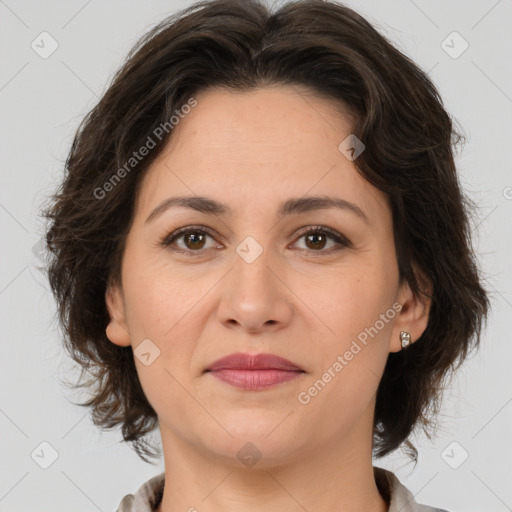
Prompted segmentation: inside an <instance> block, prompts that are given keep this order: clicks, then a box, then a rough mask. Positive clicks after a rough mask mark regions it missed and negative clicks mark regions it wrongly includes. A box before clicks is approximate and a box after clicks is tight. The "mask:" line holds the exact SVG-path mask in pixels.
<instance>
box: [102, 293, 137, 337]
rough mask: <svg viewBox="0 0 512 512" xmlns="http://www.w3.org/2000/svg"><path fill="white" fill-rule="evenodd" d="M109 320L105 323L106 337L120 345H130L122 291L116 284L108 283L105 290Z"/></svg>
mask: <svg viewBox="0 0 512 512" xmlns="http://www.w3.org/2000/svg"><path fill="white" fill-rule="evenodd" d="M105 303H106V305H107V309H108V313H109V316H110V322H109V324H108V325H107V328H106V333H107V338H108V339H109V340H110V341H111V342H112V343H114V344H115V345H119V346H121V347H127V346H129V345H131V340H130V334H129V332H128V326H127V324H126V315H125V309H126V308H125V303H124V297H123V293H122V291H121V289H120V287H119V286H118V285H113V284H110V285H109V286H108V287H107V291H106V292H105Z"/></svg>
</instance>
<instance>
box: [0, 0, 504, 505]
mask: <svg viewBox="0 0 512 512" xmlns="http://www.w3.org/2000/svg"><path fill="white" fill-rule="evenodd" d="M191 3H192V2H189V1H184V0H180V1H178V0H159V1H157V0H151V1H142V0H138V1H131V2H122V1H121V0H110V1H99V0H89V1H87V0H68V1H63V0H61V1H57V0H51V1H45V2H39V1H35V0H34V1H28V0H0V48H1V50H0V51H1V61H0V62H1V67H0V109H1V117H0V127H1V128H0V129H1V137H0V141H1V142H0V143H1V162H0V165H1V180H2V181H1V188H0V226H1V239H2V253H1V254H2V260H1V265H0V312H1V333H2V340H1V345H0V346H1V357H0V365H1V374H0V375H1V383H0V432H1V434H0V511H2V512H20V511H28V510H31V511H34V512H39V511H47V510H52V511H53V512H60V511H68V510H73V511H74V512H88V511H95V510H99V511H103V512H108V511H113V510H115V509H116V507H117V506H118V504H119V502H120V501H121V498H122V497H123V496H124V495H125V494H128V493H133V492H135V491H136V490H137V489H138V488H139V486H140V485H141V484H142V483H143V482H145V481H146V480H147V479H149V478H150V477H152V476H154V475H156V474H158V473H160V472H162V471H163V461H160V463H159V464H157V465H149V464H146V463H144V462H143V461H141V460H140V459H139V458H138V457H137V455H136V454H135V452H134V451H132V449H131V448H130V447H129V446H127V445H125V444H124V443H121V442H120V441H121V439H122V437H121V434H120V432H119V431H117V430H116V431H112V432H101V431H99V430H98V429H97V428H96V427H94V425H92V423H91V421H90V419H89V417H88V412H87V410H86V409H85V408H81V407H78V406H76V405H73V403H72V402H73V401H75V402H76V401H79V399H80V398H82V397H81V396H80V395H78V394H77V393H73V391H72V390H69V389H67V388H65V387H64V386H63V385H62V384H61V381H62V379H69V380H73V377H74V376H75V375H78V372H77V368H76V367H75V365H74V364H73V363H72V362H71V361H70V359H69V358H68V357H67V356H66V355H65V353H64V350H63V347H62V342H61V339H60V335H59V331H58V326H57V324H56V321H55V320H56V317H55V303H54V301H53V298H52V296H51V294H50V292H49V289H48V285H47V284H46V283H45V281H44V277H43V276H41V274H40V273H39V271H38V270H37V268H38V266H39V265H40V263H41V261H40V251H38V249H39V248H40V246H39V245H38V244H39V241H40V238H41V235H42V228H43V224H42V220H41V219H39V218H38V213H39V209H40V205H41V203H42V201H44V200H45V198H46V197H47V195H49V194H50V193H51V192H52V191H53V190H54V189H55V187H56V186H57V184H58V182H59V181H60V178H61V176H62V172H63V162H64V160H65V158H66V155H67V152H68V150H69V147H70V144H71V141H72V137H73V135H74V132H75V130H76V128H77V126H78V123H79V122H80V120H81V119H82V118H83V116H84V115H85V114H86V112H88V110H89V109H91V108H92V107H93V106H94V104H95V103H96V102H97V100H98V98H99V97H100V96H101V94H102V93H103V92H104V91H105V89H106V87H107V84H108V83H109V81H110V78H111V77H112V75H113V73H114V72H115V70H116V69H117V68H118V67H119V66H120V64H121V62H122V61H123V59H124V57H125V55H126V54H127V52H128V50H129V49H130V48H131V47H132V45H133V44H134V43H135V41H136V40H137V39H138V37H140V36H141V35H142V34H143V33H144V32H146V31H147V30H148V29H149V28H151V27H152V26H154V25H155V24H156V23H157V22H159V21H160V20H161V19H162V18H164V17H165V16H167V15H169V14H172V13H173V12H175V11H177V10H179V9H181V8H183V7H185V6H188V5H190V4H191ZM346 4H347V5H349V6H350V7H353V8H354V9H356V10H357V11H358V12H360V13H361V14H363V15H365V16H366V17H367V18H368V19H369V20H370V21H371V22H373V23H374V24H375V25H376V26H377V28H379V29H380V30H381V31H382V32H383V33H384V34H385V35H387V36H388V37H390V38H391V39H392V40H393V41H394V42H395V43H396V44H397V46H398V47H399V48H400V49H402V50H403V51H404V52H405V53H407V54H408V55H409V56H410V57H412V58H413V60H414V61H416V62H417V63H418V64H419V65H420V66H421V67H422V68H423V69H424V70H426V71H428V73H429V74H430V76H431V77H432V79H433V81H434V83H435V84H436V85H437V87H438V88H439V90H440V92H441V95H442V97H443V100H444V102H445V104H446V107H447V109H448V110H449V111H450V112H451V113H452V115H453V116H454V117H455V119H457V121H458V122H459V123H460V125H462V126H463V128H464V131H465V134H466V136H467V144H466V146H465V147H464V150H463V151H462V152H461V154H460V155H459V156H458V158H457V163H458V166H459V171H460V176H461V181H462V183H463V185H464V187H465V189H466V191H467V192H468V194H469V195H470V196H471V197H472V198H473V199H475V200H476V201H477V203H478V204H479V206H480V209H479V212H478V219H477V221H476V222H475V227H476V228H477V233H476V235H475V249H476V251H477V254H478V259H479V262H480V265H481V267H482V269H483V271H484V277H485V283H484V284H485V287H486V288H487V290H488V291H489V292H490V295H491V301H492V312H491V316H490V318H489V323H488V327H487V329H486V330H485V332H484V335H483V340H482V347H481V349H480V351H479V352H478V353H476V354H475V355H474V356H473V357H472V358H471V360H469V361H468V362H467V363H466V364H465V365H464V367H463V368H462V369H461V371H460V372H459V374H458V375H457V377H456V378H455V379H454V380H453V383H452V385H451V387H450V389H449V390H448V391H447V392H446V396H445V401H444V406H443V410H442V417H441V420H442V428H441V430H440V432H439V434H438V436H437V437H436V439H434V440H433V441H432V442H430V441H429V440H428V439H425V438H424V437H423V436H420V435H418V436H416V437H415V438H413V442H414V443H415V445H416V446H417V447H418V449H419V463H418V465H417V466H416V467H414V465H413V464H411V463H409V464H408V463H407V462H408V459H407V458H406V457H405V455H404V454H403V453H402V452H400V451H398V452H395V453H394V454H392V455H391V456H388V457H386V458H385V459H381V460H379V461H375V464H376V465H380V466H383V467H386V468H389V469H392V470H394V471H395V472H396V474H397V476H398V477H399V478H400V480H401V481H402V482H403V483H404V484H405V485H406V486H407V487H408V488H409V489H411V491H412V492H413V493H414V494H415V496H416V500H417V501H418V502H420V503H426V504H429V505H431V506H434V505H435V506H438V507H441V508H446V509H447V510H450V511H451V512H482V511H485V512H505V511H507V510H512V485H511V483H512V457H511V455H512V447H511V443H510V441H509V435H510V431H511V426H512V384H511V382H512V379H511V374H512V371H511V368H510V360H511V357H512V344H511V340H510V324H509V320H510V318H511V317H512V292H511V282H512V269H511V265H510V261H511V260H512V244H511V240H510V235H511V230H510V224H511V222H510V221H511V217H512V215H511V214H512V173H511V169H512V168H511V163H510V162H511V159H510V147H511V144H510V138H511V135H512V132H511V129H510V121H511V114H512V67H511V65H510V63H511V62H512V31H511V30H510V27H511V26H512V1H511V0H472V1H468V0H451V1H446V0H430V1H427V0H414V1H413V0H385V1H377V0H367V1H365V0H351V1H347V2H346ZM42 32H47V33H48V34H49V35H46V34H44V35H41V33H42ZM454 32H456V33H455V34H454ZM41 38H45V43H44V44H43V43H41V42H40V41H41ZM38 41H39V43H38ZM52 44H53V45H54V46H55V45H56V44H58V47H57V48H56V49H55V51H54V52H53V53H52V54H51V55H49V56H46V55H41V53H44V51H47V52H49V51H51V50H52ZM37 45H39V46H37ZM43 47H44V48H43ZM36 48H37V50H36ZM43 50H44V51H43ZM43 57H46V58H43ZM155 439H157V440H158V439H159V434H158V431H157V433H156V434H155ZM42 443H43V444H42ZM38 454H39V456H38ZM43 454H44V456H43ZM47 464H49V466H48V467H47V468H46V469H45V468H44V467H42V466H44V465H47ZM310 512H313V511H310Z"/></svg>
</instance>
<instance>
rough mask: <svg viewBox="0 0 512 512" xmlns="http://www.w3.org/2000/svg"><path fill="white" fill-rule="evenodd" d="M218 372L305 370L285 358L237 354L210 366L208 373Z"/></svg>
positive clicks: (268, 355) (271, 355)
mask: <svg viewBox="0 0 512 512" xmlns="http://www.w3.org/2000/svg"><path fill="white" fill-rule="evenodd" d="M218 370H285V371H299V372H303V371H304V370H303V369H302V368H300V367H299V366H297V365H296V364H294V363H292V362H291V361H288V359H284V358H283V357H279V356H276V355H275V354H255V355H251V354H244V353H242V352H237V353H234V354H230V355H229V356H226V357H223V358H221V359H219V360H217V361H215V362H214V363H213V364H212V365H210V366H209V367H208V368H207V369H206V371H211V372H214V371H218Z"/></svg>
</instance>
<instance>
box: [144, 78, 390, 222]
mask: <svg viewBox="0 0 512 512" xmlns="http://www.w3.org/2000/svg"><path fill="white" fill-rule="evenodd" d="M195 99H196V101H197V104H196V106H195V107H193V108H192V109H191V110H190V111H189V113H187V114H183V115H182V116H181V118H180V120H179V123H178V124H177V125H175V126H174V128H173V130H172V133H171V137H170V139H169V141H168V143H167V146H166V147H165V148H164V150H163V151H162V153H161V154H160V155H159V156H158V158H157V159H156V160H155V161H154V162H153V164H152V165H151V166H150V168H149V169H148V171H147V172H146V175H145V176H144V179H143V181H142V183H141V190H140V196H141V197H140V198H139V204H138V210H141V212H142V213H143V214H144V213H145V214H146V215H147V214H149V211H150V209H152V208H154V207H155V205H156V204H157V203H159V202H161V201H163V200H164V199H166V198H167V197H169V196H172V195H176V196H178V195H180V196H181V195H188V196H190V195H198V196H207V197H212V198H214V199H216V200H218V201H219V202H225V203H229V206H230V209H231V210H233V211H235V212H241V211H243V210H247V209H248V208H253V211H254V213H257V212H262V211H264V210H268V209H269V208H272V205H273V204H274V205H278V204H282V202H283V199H287V198H289V197H300V196H307V195H308V194H311V195H327V194H328V195H331V196H332V195H335V196H337V197H340V198H342V199H345V200H348V201H351V202H355V203H357V204H358V205H359V206H360V207H361V209H363V210H364V211H365V212H366V213H367V214H368V216H369V217H372V216H373V217H376V218H378V217H379V216H381V215H382V212H379V211H378V210H379V208H380V209H382V208H386V207H387V198H386V197H385V195H384V194H383V193H382V192H381V191H379V190H377V189H376V188H375V187H373V186H372V185H371V184H370V183H368V182H367V181H366V180H365V179H364V178H363V177H362V176H361V175H360V174H359V173H358V172H357V170H356V168H355V165H354V163H353V162H351V161H350V160H348V159H347V158H346V157H345V155H344V154H343V153H342V152H341V151H340V149H339V145H340V143H342V141H343V140H344V139H345V138H346V137H347V136H348V135H350V133H351V126H352V121H353V119H352V117H351V114H350V112H349V110H348V109H347V108H345V107H344V106H343V104H341V103H338V102H336V101H334V100H330V99H326V98H323V97H321V96H319V95H318V94H315V92H314V91H311V90H310V89H308V88H305V87H296V86H272V87H265V88H261V89H256V90H252V91H249V92H234V91H231V90H228V89H223V88H211V89H207V90H203V91H201V92H200V93H198V94H197V95H195Z"/></svg>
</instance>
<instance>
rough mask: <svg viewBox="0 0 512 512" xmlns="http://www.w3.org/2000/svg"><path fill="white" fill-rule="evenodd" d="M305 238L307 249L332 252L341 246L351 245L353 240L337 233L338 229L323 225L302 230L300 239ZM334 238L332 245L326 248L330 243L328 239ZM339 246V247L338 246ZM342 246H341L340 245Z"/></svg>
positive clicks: (311, 251)
mask: <svg viewBox="0 0 512 512" xmlns="http://www.w3.org/2000/svg"><path fill="white" fill-rule="evenodd" d="M302 239H304V240H305V245H306V248H305V249H304V250H305V251H308V252H310V253H315V252H318V253H327V254H328V253H330V252H332V251H331V249H332V250H333V251H336V250H338V249H340V248H341V247H351V246H352V244H351V242H350V241H349V240H348V239H347V238H345V237H343V236H342V235H340V234H339V233H337V232H336V231H334V230H332V229H330V228H327V227H323V226H317V227H309V228H307V229H306V230H304V231H302V233H301V235H300V237H299V240H302ZM329 239H330V240H333V241H334V242H335V243H334V244H332V245H331V247H329V248H327V250H324V249H325V247H326V245H327V244H328V241H329ZM336 246H338V247H336ZM340 246H341V247H340Z"/></svg>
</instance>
